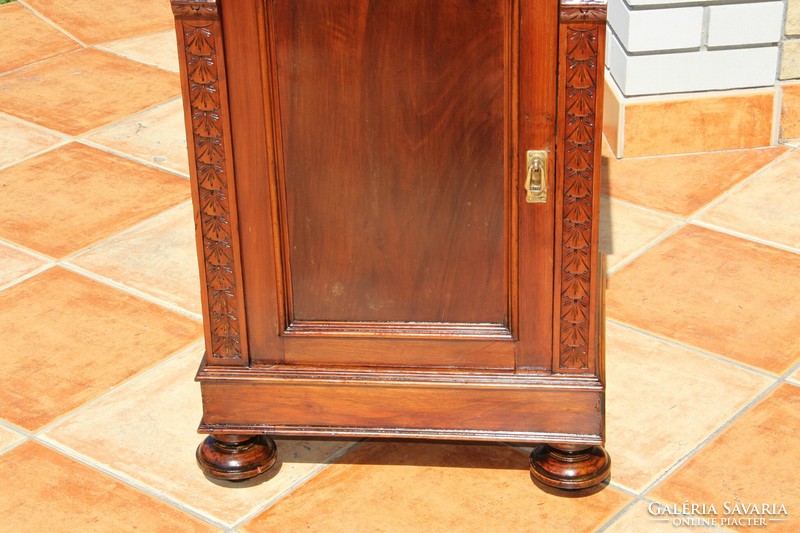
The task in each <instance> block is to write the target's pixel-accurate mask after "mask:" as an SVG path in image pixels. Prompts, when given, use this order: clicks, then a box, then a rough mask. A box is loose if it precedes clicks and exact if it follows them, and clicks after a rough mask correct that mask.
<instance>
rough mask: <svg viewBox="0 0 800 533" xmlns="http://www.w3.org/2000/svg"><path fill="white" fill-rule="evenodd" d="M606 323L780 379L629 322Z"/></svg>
mask: <svg viewBox="0 0 800 533" xmlns="http://www.w3.org/2000/svg"><path fill="white" fill-rule="evenodd" d="M606 323H609V324H611V325H613V326H616V327H619V328H622V329H625V330H627V331H631V332H634V333H638V334H640V335H644V336H645V337H649V338H651V339H654V340H657V341H661V342H664V343H666V344H669V345H670V346H673V347H676V348H681V349H684V350H687V351H690V352H693V353H695V354H697V355H701V356H703V357H706V358H708V359H712V360H714V361H718V362H720V363H725V364H726V365H728V366H733V367H736V368H739V369H741V370H746V371H748V372H750V373H752V374H758V375H761V376H764V377H766V378H770V379H780V375H779V374H775V373H773V372H770V371H769V370H766V369H763V368H759V367H757V366H750V365H747V364H746V363H742V362H741V361H737V360H735V359H729V358H726V357H725V356H723V355H720V354H717V353H714V352H710V351H707V350H703V349H702V348H698V347H696V346H692V345H691V344H684V343H682V342H680V341H678V340H676V339H671V338H668V337H662V336H660V335H659V334H657V333H654V332H652V331H648V330H646V329H641V328H639V327H637V326H635V325H633V324H628V323H627V322H622V321H620V320H617V319H615V318H606Z"/></svg>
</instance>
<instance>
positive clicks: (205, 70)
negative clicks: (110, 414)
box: [189, 56, 217, 85]
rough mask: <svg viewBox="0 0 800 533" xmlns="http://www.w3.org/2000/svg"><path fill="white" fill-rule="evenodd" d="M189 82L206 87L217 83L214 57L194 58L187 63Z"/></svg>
mask: <svg viewBox="0 0 800 533" xmlns="http://www.w3.org/2000/svg"><path fill="white" fill-rule="evenodd" d="M189 81H191V82H192V83H197V84H200V85H208V84H210V83H214V82H216V81H217V65H216V64H214V56H208V57H204V56H196V57H194V59H192V61H190V62H189Z"/></svg>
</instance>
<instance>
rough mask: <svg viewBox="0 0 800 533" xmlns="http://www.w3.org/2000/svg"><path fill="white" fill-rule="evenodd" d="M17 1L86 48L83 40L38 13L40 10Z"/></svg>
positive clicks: (23, 1) (20, 0)
mask: <svg viewBox="0 0 800 533" xmlns="http://www.w3.org/2000/svg"><path fill="white" fill-rule="evenodd" d="M17 2H18V3H19V4H20V5H21V6H23V7H24V8H25V9H27V10H28V11H30V12H31V13H33V14H34V15H36V16H37V17H39V18H40V19H42V20H43V21H44V22H46V23H47V24H49V25H50V26H52V27H53V28H55V29H57V30H58V31H60V32H61V33H63V34H64V35H66V36H67V37H69V38H70V39H72V40H73V41H75V42H76V43H78V44H79V45H81V46H82V47H84V48H88V45H87V44H86V43H85V42H83V41H81V40H80V39H78V38H77V37H75V36H74V35H72V34H71V33H70V32H68V31H67V30H65V29H64V28H62V27H61V26H59V25H58V24H56V23H55V22H54V21H53V20H51V19H50V18H48V17H45V16H44V15H43V14H42V13H40V12H39V11H37V10H36V9H34V8H32V7H31V6H29V5H28V2H26V1H25V0H17Z"/></svg>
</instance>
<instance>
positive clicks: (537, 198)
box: [525, 150, 547, 204]
mask: <svg viewBox="0 0 800 533" xmlns="http://www.w3.org/2000/svg"><path fill="white" fill-rule="evenodd" d="M527 155H528V156H527V167H528V172H527V174H526V177H525V190H526V191H527V192H528V194H527V196H526V197H525V201H526V202H528V203H529V204H540V203H544V202H546V201H547V151H546V150H528V154H527Z"/></svg>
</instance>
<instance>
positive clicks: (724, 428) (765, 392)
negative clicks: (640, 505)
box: [641, 379, 782, 501]
mask: <svg viewBox="0 0 800 533" xmlns="http://www.w3.org/2000/svg"><path fill="white" fill-rule="evenodd" d="M781 383H782V380H781V379H776V380H775V381H774V383H772V384H770V385H769V386H767V387H766V388H765V389H764V390H762V391H761V392H760V393H758V394H756V395H755V397H753V399H751V400H750V401H749V402H748V403H747V404H745V405H744V406H743V407H742V408H741V409H739V410H738V411H737V412H736V413H734V414H733V415H732V416H731V417H730V418H728V419H727V420H726V421H725V422H723V423H722V424H721V425H720V426H719V427H717V429H715V430H714V431H712V432H711V433H710V434H709V435H708V436H707V437H706V438H705V439H703V440H702V441H701V442H700V443H699V444H698V445H697V446H695V447H694V448H693V449H692V450H690V451H689V452H687V453H686V454H685V455H684V456H683V457H681V458H679V459H678V460H677V461H675V462H674V463H673V464H672V466H670V467H669V468H667V469H666V470H665V471H664V472H662V473H661V475H660V476H658V477H657V478H656V479H655V480H654V481H653V482H651V483H650V484H649V485H646V486H645V488H644V489H642V491H641V494H642V496H646V495H647V494H649V493H650V492H652V491H653V489H655V488H656V487H657V486H658V485H659V484H661V482H662V481H664V480H665V479H666V478H668V477H669V476H671V475H672V474H673V473H675V472H676V471H677V470H679V469H680V468H681V467H682V466H683V465H685V464H686V463H688V462H689V461H690V460H691V459H692V458H693V457H695V456H696V455H698V454H699V453H700V452H701V451H702V450H703V448H705V447H706V446H707V445H708V444H709V443H710V442H712V441H713V440H716V438H717V437H719V436H720V435H721V434H722V433H724V432H726V431H727V430H728V428H730V427H731V426H732V425H733V424H734V423H735V422H737V421H738V420H739V419H741V417H742V416H743V415H744V414H746V413H747V412H749V411H750V410H751V409H752V408H754V407H755V406H757V405H758V404H760V403H761V402H762V401H763V400H764V399H765V398H766V397H767V396H769V395H770V394H772V393H773V392H774V391H775V390H776V389H777V388H778V387H779V386H780V385H781ZM654 501H655V500H654Z"/></svg>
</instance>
